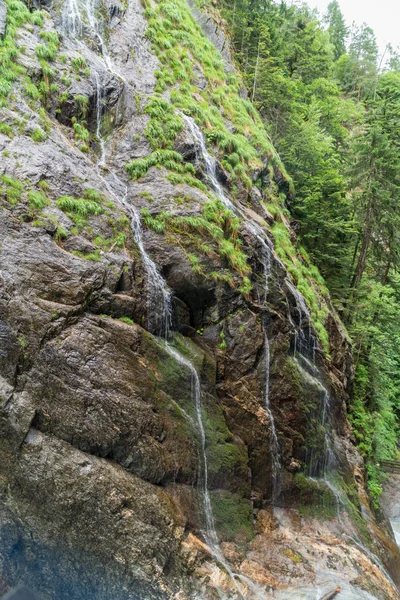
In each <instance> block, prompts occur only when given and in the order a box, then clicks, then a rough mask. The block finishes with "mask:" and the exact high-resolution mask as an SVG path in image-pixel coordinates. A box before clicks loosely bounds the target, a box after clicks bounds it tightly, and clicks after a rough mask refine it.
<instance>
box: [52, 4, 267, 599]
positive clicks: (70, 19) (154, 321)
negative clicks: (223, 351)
mask: <svg viewBox="0 0 400 600" xmlns="http://www.w3.org/2000/svg"><path fill="white" fill-rule="evenodd" d="M83 5H84V10H85V13H86V17H87V20H88V23H89V26H90V27H91V29H92V30H93V32H94V33H95V35H96V37H97V39H98V41H99V45H100V48H101V53H102V56H103V59H104V63H105V66H106V67H107V69H108V70H110V71H111V72H112V73H114V74H115V75H117V76H118V77H119V78H120V79H121V80H122V81H123V82H124V83H126V80H125V79H124V78H123V77H122V76H121V75H120V74H119V73H117V72H116V70H115V69H114V68H113V65H112V61H111V58H110V56H109V54H108V51H107V47H106V44H105V42H104V40H103V38H102V36H101V33H100V27H99V24H98V21H97V18H96V13H95V9H96V5H95V2H94V0H85V1H84V3H83ZM63 27H64V28H65V31H66V32H69V33H70V34H72V35H73V36H80V35H81V34H82V31H83V19H82V15H81V13H80V10H79V4H78V0H68V2H67V3H66V5H65V10H64V16H63ZM80 43H82V42H80ZM95 83H96V136H97V138H98V140H99V145H100V157H99V160H98V162H97V166H98V167H103V168H107V166H106V158H107V156H106V145H105V140H104V138H103V136H102V133H101V116H102V111H103V90H102V86H101V82H100V77H99V75H98V73H97V72H95ZM210 169H212V165H210ZM107 171H108V173H109V176H110V177H111V179H112V181H113V183H112V184H111V183H110V182H109V181H108V180H107V179H106V178H105V177H103V175H102V174H101V172H100V170H99V175H100V177H101V178H102V180H103V181H104V183H105V185H106V187H107V189H108V191H109V192H110V193H111V194H112V196H113V197H114V198H115V200H116V201H117V202H118V203H119V204H120V205H122V206H123V208H124V209H125V211H127V212H128V214H129V215H130V218H131V229H132V233H133V236H134V239H135V242H136V244H137V246H138V248H139V252H140V255H141V258H142V262H143V265H144V268H145V271H146V281H147V292H148V293H147V299H148V328H149V330H150V331H151V332H152V333H154V334H155V335H157V336H159V337H161V338H163V339H164V340H165V344H166V349H167V351H168V353H169V354H170V355H171V356H173V357H174V359H175V360H176V362H177V363H178V364H180V365H182V366H183V367H185V368H186V369H188V370H189V372H190V376H191V381H192V398H193V401H194V405H195V413H196V419H195V421H196V425H197V430H198V432H199V437H200V448H199V453H198V454H199V481H200V488H201V498H202V507H203V514H204V520H205V530H204V539H205V541H206V543H207V545H208V546H209V548H210V550H211V553H212V555H213V556H214V558H215V559H216V560H217V561H218V562H219V563H221V564H222V565H223V567H224V569H225V570H226V572H227V573H228V574H229V576H230V578H231V580H232V582H233V583H234V585H235V587H236V591H237V592H238V594H239V596H240V598H243V595H242V593H241V591H240V589H239V587H238V584H237V581H236V578H235V574H234V573H233V572H232V570H231V569H230V567H229V565H228V563H227V562H226V560H225V558H224V556H223V554H222V551H221V548H220V545H219V540H218V536H217V532H216V529H215V523H214V516H213V511H212V505H211V498H210V493H209V490H208V466H207V454H206V436H205V429H204V423H203V416H202V403H201V386H200V380H199V376H198V374H197V371H196V369H195V367H194V366H193V364H192V363H191V361H190V360H189V359H187V358H186V357H184V356H183V355H182V354H180V352H178V350H176V348H174V347H172V346H171V345H170V344H169V343H168V337H169V333H170V329H171V315H172V306H171V301H172V294H171V292H170V290H169V289H168V287H167V284H166V282H165V280H164V279H163V277H162V276H161V274H160V273H159V271H158V269H157V266H156V264H155V263H154V261H153V260H152V259H151V258H150V256H149V255H148V253H147V251H146V249H145V247H144V244H143V237H142V228H141V220H140V215H139V213H138V211H137V209H136V207H135V206H134V205H132V204H130V203H129V202H128V201H127V193H128V187H127V185H126V184H125V183H123V182H122V180H121V179H120V178H119V177H118V176H117V175H116V174H115V173H114V171H112V170H111V169H108V168H107ZM221 193H222V190H221ZM185 417H186V418H187V419H188V421H189V422H191V423H193V420H192V418H191V417H190V415H188V414H187V413H186V412H185ZM236 577H239V578H240V576H238V575H237V576H236ZM244 579H245V578H243V581H244ZM246 585H248V586H250V585H251V583H250V582H248V581H247V580H246ZM254 589H255V588H254ZM260 600H261V598H260Z"/></svg>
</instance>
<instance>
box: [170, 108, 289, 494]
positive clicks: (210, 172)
mask: <svg viewBox="0 0 400 600" xmlns="http://www.w3.org/2000/svg"><path fill="white" fill-rule="evenodd" d="M182 118H183V119H184V121H185V123H186V124H187V126H188V128H189V130H190V132H191V133H192V135H193V138H194V140H195V142H196V143H197V146H198V152H197V154H198V157H199V159H200V160H201V161H202V162H203V164H204V166H205V170H206V174H207V178H208V180H209V182H210V185H211V187H212V188H213V190H214V191H215V192H216V194H217V197H218V199H219V200H221V202H222V203H223V204H224V205H225V206H226V207H227V208H229V209H230V210H232V212H234V213H235V214H236V215H239V216H240V217H242V222H243V225H244V227H245V229H247V231H249V232H250V233H251V234H252V235H253V236H254V237H255V238H256V240H257V241H258V244H259V246H260V256H261V262H262V266H263V272H264V290H263V291H264V294H263V304H264V306H265V303H266V300H267V296H268V290H269V278H270V275H271V263H272V256H273V246H272V244H270V242H269V240H267V241H266V239H267V238H266V236H265V233H264V232H263V231H262V229H261V227H259V226H258V225H257V224H256V223H250V222H248V221H247V220H246V217H245V215H244V214H243V212H242V211H241V210H240V209H239V208H238V207H236V206H235V205H234V204H232V202H231V201H230V200H229V198H227V196H226V194H225V192H224V190H223V188H222V186H221V185H220V183H219V181H218V179H217V161H216V159H215V158H214V157H213V156H211V154H210V153H209V152H208V150H207V146H206V143H205V138H204V135H203V133H202V132H201V130H200V128H199V127H198V126H197V124H196V122H195V121H194V120H193V119H192V117H189V116H187V115H185V114H183V113H182ZM263 328H264V349H265V350H264V355H265V359H264V364H265V387H264V390H265V393H264V395H265V397H264V402H265V410H266V412H267V414H268V417H269V421H270V427H271V436H270V440H271V441H270V450H271V465H272V488H273V490H272V496H273V503H274V501H275V496H276V491H277V485H278V478H279V472H280V469H281V460H280V448H279V441H278V435H277V432H276V426H275V419H274V415H273V413H272V410H271V402H270V394H269V376H270V358H271V357H270V343H269V339H268V335H267V318H266V312H265V309H264V316H263Z"/></svg>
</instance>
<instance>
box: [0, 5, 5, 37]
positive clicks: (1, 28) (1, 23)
mask: <svg viewBox="0 0 400 600" xmlns="http://www.w3.org/2000/svg"><path fill="white" fill-rule="evenodd" d="M6 27H7V4H6V3H5V2H4V0H0V38H3V37H4V36H5V34H6Z"/></svg>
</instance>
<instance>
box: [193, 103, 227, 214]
mask: <svg viewBox="0 0 400 600" xmlns="http://www.w3.org/2000/svg"><path fill="white" fill-rule="evenodd" d="M181 115H182V118H183V120H184V121H185V123H186V124H187V126H188V127H189V130H190V132H191V134H192V135H193V137H194V139H195V141H196V143H197V145H198V147H199V151H198V154H199V156H200V157H201V160H202V162H203V164H204V166H205V169H206V175H207V178H208V181H209V183H210V185H211V187H212V188H213V190H214V191H215V192H216V194H217V196H218V198H219V199H220V200H221V202H222V203H223V204H225V206H226V207H227V208H230V209H231V210H233V211H235V212H236V208H235V206H234V205H233V204H232V202H231V201H230V200H229V198H227V197H226V195H225V193H224V190H223V189H222V187H221V185H220V183H219V181H218V178H217V161H216V160H215V158H214V157H213V156H211V154H210V153H209V151H208V150H207V146H206V142H205V139H204V135H203V133H202V132H201V130H200V128H199V127H198V126H197V124H196V122H195V121H194V120H193V119H192V117H188V116H187V115H185V114H184V113H181Z"/></svg>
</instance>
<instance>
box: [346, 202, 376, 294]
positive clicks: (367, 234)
mask: <svg viewBox="0 0 400 600" xmlns="http://www.w3.org/2000/svg"><path fill="white" fill-rule="evenodd" d="M373 207H374V199H373V198H371V200H370V202H369V205H368V210H367V215H366V218H365V229H364V235H363V239H362V244H361V250H360V254H359V256H358V261H357V266H356V270H355V272H354V275H353V278H352V280H351V284H350V287H351V288H352V289H353V290H354V291H357V290H358V288H359V285H360V283H361V279H362V276H363V274H364V270H365V263H366V260H367V253H368V248H369V243H370V241H371V234H372V212H373Z"/></svg>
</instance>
